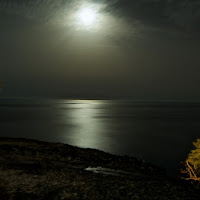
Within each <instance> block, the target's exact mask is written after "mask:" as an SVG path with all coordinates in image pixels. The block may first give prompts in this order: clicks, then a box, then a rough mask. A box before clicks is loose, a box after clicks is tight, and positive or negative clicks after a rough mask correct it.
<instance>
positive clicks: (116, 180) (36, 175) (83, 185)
mask: <svg viewBox="0 0 200 200" xmlns="http://www.w3.org/2000/svg"><path fill="white" fill-rule="evenodd" d="M0 199H1V200H17V199H20V200H23V199H26V200H32V199H39V200H40V199H49V200H59V199H65V200H67V199H70V200H77V199H81V200H82V199H83V200H84V199H85V200H88V199H91V200H93V199H94V200H101V199H102V200H106V199H109V200H111V199H123V200H126V199H127V200H131V199H142V200H145V199H162V200H165V199H166V200H168V199H170V200H172V199H173V200H175V199H177V200H178V199H179V200H180V199H192V200H194V199H200V196H199V194H198V191H196V190H194V189H193V188H192V187H191V186H190V185H188V184H186V183H185V182H183V181H181V180H178V179H171V178H169V177H167V175H166V174H165V171H164V170H163V169H161V168H159V167H157V166H155V165H153V164H151V163H147V162H145V161H142V160H138V159H136V158H134V157H129V156H117V155H112V154H109V153H105V152H102V151H99V150H95V149H82V148H78V147H73V146H71V145H67V144H62V143H48V142H42V141H37V140H28V139H22V138H16V139H14V138H0Z"/></svg>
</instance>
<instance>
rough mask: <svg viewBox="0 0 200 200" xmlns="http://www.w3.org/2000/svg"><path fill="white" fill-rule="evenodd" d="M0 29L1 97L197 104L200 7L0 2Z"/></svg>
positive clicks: (163, 2)
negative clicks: (83, 7) (85, 12)
mask: <svg viewBox="0 0 200 200" xmlns="http://www.w3.org/2000/svg"><path fill="white" fill-rule="evenodd" d="M80 2H81V3H83V2H90V3H93V4H94V5H101V7H100V9H99V13H100V14H101V15H102V17H105V19H106V20H105V21H104V22H103V24H102V26H101V28H100V29H99V30H95V31H93V30H92V31H91V30H84V29H82V28H81V26H80V27H79V26H73V23H74V21H73V20H72V19H71V18H70V16H71V15H72V14H73V12H75V11H77V9H78V8H79V6H80ZM0 30H1V31H0V43H1V46H0V66H1V67H0V79H1V80H3V95H5V96H27V95H28V96H29V95H30V96H31V95H32V96H34V95H36V96H37V95H42V96H48V95H49V96H63V97H65V96H66V97H70V96H78V97H111V98H112V97H116V96H117V97H123V96H129V97H135V98H143V97H144V98H147V99H148V98H159V97H167V98H171V99H173V98H176V97H180V98H181V97H183V98H187V97H189V98H200V94H199V89H200V88H199V85H200V80H199V73H200V69H199V65H200V59H199V30H200V2H199V0H198V1H197V0H196V1H195V0H189V1H187V0H107V1H106V0H104V1H103V0H90V1H89V0H88V1H79V0H56V1H55V0H44V1H43V0H0Z"/></svg>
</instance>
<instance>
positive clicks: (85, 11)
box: [77, 7, 97, 26]
mask: <svg viewBox="0 0 200 200" xmlns="http://www.w3.org/2000/svg"><path fill="white" fill-rule="evenodd" d="M77 17H78V19H79V20H80V22H82V24H83V25H84V26H92V25H94V24H95V22H96V20H97V13H96V11H95V10H94V9H92V8H90V7H85V8H82V9H81V10H79V13H78V15H77Z"/></svg>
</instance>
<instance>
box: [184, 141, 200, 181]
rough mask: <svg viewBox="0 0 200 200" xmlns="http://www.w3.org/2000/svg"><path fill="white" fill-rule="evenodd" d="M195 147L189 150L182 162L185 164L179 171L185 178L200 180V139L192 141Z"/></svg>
mask: <svg viewBox="0 0 200 200" xmlns="http://www.w3.org/2000/svg"><path fill="white" fill-rule="evenodd" d="M193 145H194V146H195V149H193V150H191V152H190V153H189V155H188V158H187V159H186V161H185V162H184V163H183V164H184V166H185V169H184V170H181V173H183V174H185V177H183V178H184V179H185V180H191V181H198V182H200V139H197V141H196V142H194V143H193Z"/></svg>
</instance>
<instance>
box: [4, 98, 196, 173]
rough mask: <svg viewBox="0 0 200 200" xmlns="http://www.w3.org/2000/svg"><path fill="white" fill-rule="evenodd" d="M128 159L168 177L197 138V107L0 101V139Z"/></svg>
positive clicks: (149, 103)
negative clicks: (48, 143)
mask: <svg viewBox="0 0 200 200" xmlns="http://www.w3.org/2000/svg"><path fill="white" fill-rule="evenodd" d="M2 136H6V137H25V138H33V139H39V140H44V141H52V142H63V143H68V144H71V145H75V146H79V147H84V148H96V149H100V150H103V151H106V152H110V153H114V154H121V155H132V156H136V157H138V158H140V159H145V160H148V161H150V162H153V163H155V164H157V165H159V166H162V167H165V168H167V170H168V172H169V173H170V174H174V173H175V172H176V169H177V168H179V167H180V161H181V160H184V159H185V158H186V156H187V154H188V153H189V151H190V149H191V148H192V142H193V141H194V140H195V139H196V138H198V137H199V138H200V103H197V102H134V101H111V100H54V101H53V100H52V101H30V100H0V137H2Z"/></svg>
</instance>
